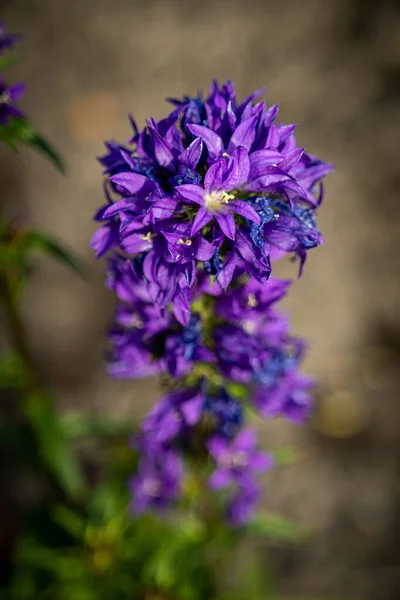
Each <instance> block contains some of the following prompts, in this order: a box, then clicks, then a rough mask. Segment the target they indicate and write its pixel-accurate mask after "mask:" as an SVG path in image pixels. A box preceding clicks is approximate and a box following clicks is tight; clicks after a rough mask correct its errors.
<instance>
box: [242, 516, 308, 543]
mask: <svg viewBox="0 0 400 600" xmlns="http://www.w3.org/2000/svg"><path fill="white" fill-rule="evenodd" d="M246 528H247V530H248V531H250V532H252V533H256V534H259V535H263V536H266V537H268V538H270V539H274V540H278V541H282V542H298V541H301V540H303V539H304V538H305V537H307V533H308V532H307V529H306V527H305V526H304V525H302V524H301V523H298V522H296V521H292V520H290V519H288V518H286V517H284V516H283V515H280V514H278V513H273V512H266V511H265V512H260V513H258V514H257V515H255V516H254V517H253V519H252V520H251V521H250V523H249V524H248V525H247V526H246Z"/></svg>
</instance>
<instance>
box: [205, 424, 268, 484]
mask: <svg viewBox="0 0 400 600" xmlns="http://www.w3.org/2000/svg"><path fill="white" fill-rule="evenodd" d="M208 450H209V452H210V455H211V457H212V458H213V459H214V461H215V463H216V468H215V470H214V471H213V473H212V475H211V476H210V479H209V484H210V487H211V488H212V489H215V490H219V489H223V488H226V487H228V486H230V485H232V484H237V485H239V486H245V485H246V483H247V482H248V481H249V480H251V478H252V476H253V475H254V474H255V473H259V472H261V471H266V470H268V469H271V468H272V466H273V459H272V457H271V456H270V455H269V454H267V453H266V452H260V451H259V450H257V437H256V434H255V432H254V431H253V430H252V429H250V428H246V429H242V430H241V431H240V432H239V433H238V434H237V436H236V437H235V438H234V440H233V441H227V440H226V439H225V438H222V437H213V438H211V439H210V440H209V442H208Z"/></svg>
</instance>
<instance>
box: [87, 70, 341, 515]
mask: <svg viewBox="0 0 400 600" xmlns="http://www.w3.org/2000/svg"><path fill="white" fill-rule="evenodd" d="M259 95H260V93H255V94H253V95H251V96H249V97H248V98H246V100H245V101H244V102H242V103H240V104H239V103H238V102H237V100H236V94H235V90H234V88H233V86H232V84H231V83H230V82H227V83H226V84H224V85H222V86H219V85H218V84H217V83H216V82H214V83H213V84H212V86H211V90H210V93H209V95H208V97H207V99H206V100H202V98H201V97H200V96H198V97H196V98H184V99H183V100H182V101H178V100H172V101H171V102H172V103H173V104H174V106H175V108H174V110H173V111H172V113H171V114H170V115H169V116H168V117H166V118H165V119H163V120H161V121H159V122H156V121H155V120H154V119H151V120H150V121H148V122H147V124H146V127H145V128H144V129H143V130H142V131H141V132H139V130H138V128H137V126H136V124H135V122H134V121H133V120H132V126H133V136H132V138H131V139H130V140H129V141H128V142H127V144H125V145H119V144H117V143H115V142H109V143H107V144H106V147H107V154H106V155H104V156H102V157H101V158H100V159H99V160H100V162H101V164H102V165H103V166H104V168H105V171H104V174H105V183H104V190H105V197H106V204H105V205H104V206H102V207H101V208H100V210H99V211H98V212H97V214H96V216H95V219H96V220H97V221H99V222H100V223H101V226H100V227H99V229H98V230H97V231H96V233H95V234H94V236H93V238H92V247H93V249H94V250H95V251H96V254H97V256H98V257H100V256H102V255H104V254H105V253H107V252H108V253H109V262H108V279H107V285H108V286H109V288H110V289H112V290H113V291H114V292H115V294H116V295H117V297H118V299H119V300H120V303H119V304H118V306H117V310H116V315H115V321H114V325H113V327H112V329H111V331H110V335H109V339H110V342H111V350H110V356H109V367H108V368H109V372H110V374H111V375H113V376H115V377H128V378H129V377H133V378H135V377H143V376H147V375H153V374H156V373H166V374H168V376H169V378H170V379H171V380H173V381H175V383H176V384H175V386H174V388H175V389H173V391H171V393H169V394H167V395H166V396H164V397H163V398H162V399H161V400H160V401H159V403H158V404H157V405H156V406H155V407H154V409H153V410H152V412H151V413H150V414H149V416H148V417H147V419H146V420H145V421H144V423H143V426H142V429H141V434H140V436H139V440H138V447H139V449H140V461H139V467H138V473H137V475H136V476H135V477H134V478H133V480H132V489H133V501H132V506H133V508H134V509H135V510H139V511H140V510H145V509H147V508H149V507H153V506H154V507H165V506H169V505H170V504H171V503H173V502H175V501H177V500H178V499H179V497H180V496H181V495H182V493H183V492H182V490H183V487H184V486H182V482H184V481H185V477H186V476H187V475H186V473H187V471H188V470H189V471H190V469H188V465H190V464H191V460H193V459H194V457H197V458H196V460H198V456H199V455H200V456H203V458H204V461H203V462H204V463H205V464H206V465H207V468H209V469H211V471H210V477H209V484H210V487H211V488H213V489H220V488H224V489H225V488H226V489H227V492H226V493H227V496H224V497H227V505H226V506H227V513H228V515H229V518H230V519H231V520H232V521H233V522H237V523H240V522H243V521H244V520H246V519H247V518H248V516H249V514H250V513H251V511H252V510H253V508H254V507H255V505H256V503H257V499H258V496H259V488H258V485H257V484H256V483H255V481H254V477H253V474H254V473H255V472H256V471H259V470H261V469H265V468H268V467H269V466H270V465H271V459H270V457H269V456H268V455H266V454H263V453H261V452H259V451H258V450H257V444H256V440H255V435H254V433H253V432H252V431H251V430H249V429H247V428H244V429H243V407H242V403H243V401H242V400H240V398H239V397H237V393H236V395H235V392H234V390H237V389H244V386H246V389H247V390H248V393H247V397H248V401H249V402H250V404H251V405H252V406H253V407H254V408H255V409H257V411H258V412H259V413H260V414H261V415H263V416H269V417H271V416H275V415H281V416H284V417H286V418H289V419H291V420H294V421H301V420H303V419H304V418H305V417H306V416H307V415H308V413H309V411H310V406H311V397H310V395H309V389H310V387H311V385H312V381H311V380H310V378H309V377H306V376H304V375H301V374H300V373H299V370H298V368H299V364H300V362H301V359H302V357H303V354H304V350H305V345H304V343H303V342H302V341H301V340H298V339H296V338H293V337H292V336H290V333H289V327H288V323H287V320H286V319H285V318H284V317H283V316H282V315H281V314H280V313H279V312H277V311H276V309H275V307H274V304H275V303H276V302H277V301H278V300H280V299H281V298H282V297H283V296H284V295H285V294H286V293H287V291H288V287H289V285H290V282H289V281H280V280H277V279H275V278H274V277H270V275H271V271H272V266H271V265H272V261H274V260H275V259H277V258H279V257H281V256H283V255H285V254H288V253H292V254H293V255H294V256H297V257H298V258H299V260H300V271H301V270H302V268H303V265H304V262H305V259H306V255H307V251H308V250H310V249H311V248H313V247H315V246H318V245H319V244H320V243H322V241H323V240H322V237H321V234H320V232H319V230H318V227H317V224H316V220H315V216H316V210H317V208H318V206H319V205H320V204H321V202H322V197H323V184H322V178H323V177H324V176H325V175H326V174H327V173H329V172H330V171H331V170H332V166H331V165H328V164H326V163H324V162H322V161H321V160H319V159H317V158H316V157H314V156H311V155H309V154H306V153H305V152H304V150H303V149H302V148H298V147H297V145H296V141H295V138H294V129H295V126H293V125H289V126H285V125H280V124H276V123H275V121H276V116H277V112H278V108H277V106H272V107H270V108H267V107H266V105H265V103H264V102H258V103H255V102H254V101H255V99H256V98H257V97H258V96H259ZM185 465H186V468H185ZM212 465H214V466H213V467H212Z"/></svg>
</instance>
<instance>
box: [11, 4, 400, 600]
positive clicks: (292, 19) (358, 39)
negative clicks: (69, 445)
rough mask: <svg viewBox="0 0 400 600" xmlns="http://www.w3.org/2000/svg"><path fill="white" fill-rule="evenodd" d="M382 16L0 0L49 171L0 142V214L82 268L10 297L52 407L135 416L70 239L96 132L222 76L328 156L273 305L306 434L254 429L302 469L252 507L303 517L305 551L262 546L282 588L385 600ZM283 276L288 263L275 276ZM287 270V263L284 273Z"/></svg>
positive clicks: (96, 186) (394, 215)
mask: <svg viewBox="0 0 400 600" xmlns="http://www.w3.org/2000/svg"><path fill="white" fill-rule="evenodd" d="M399 9H400V4H399V3H398V2H395V1H390V0H381V2H377V1H373V0H302V1H299V0H297V1H296V0H284V1H282V2H276V1H272V0H248V1H247V2H244V1H243V2H242V1H241V0H236V1H233V0H232V1H228V0H225V1H224V0H220V1H214V2H212V1H210V0H202V1H201V2H192V1H191V0H186V1H185V0H181V1H175V2H173V1H172V0H143V1H139V0H68V2H65V1H64V0H9V1H8V2H7V1H4V0H3V1H2V2H1V1H0V17H1V18H2V19H4V20H5V21H6V22H7V25H8V28H9V29H10V30H11V31H19V32H21V34H22V35H23V43H22V44H21V47H20V56H21V59H20V61H19V63H18V65H17V66H16V67H14V70H13V71H12V75H13V77H15V80H22V81H25V82H26V83H27V93H26V96H25V100H24V102H23V107H24V109H25V110H26V112H27V113H28V114H29V115H30V116H31V118H32V120H33V122H34V123H36V124H37V126H38V127H39V128H40V130H41V131H42V132H43V133H45V134H46V136H47V137H48V138H49V139H51V140H52V141H53V142H54V143H55V145H56V146H57V147H58V149H59V151H60V152H61V153H62V154H63V155H64V157H65V158H66V161H67V164H68V175H67V177H66V178H62V177H61V176H59V175H58V174H57V173H56V172H55V171H53V170H52V168H51V167H50V166H49V165H48V164H46V162H45V161H44V160H43V159H42V158H41V157H40V156H37V155H35V154H33V153H32V152H30V151H25V150H24V151H22V152H21V153H20V154H19V155H18V156H15V155H12V154H11V153H10V152H8V151H7V150H4V149H1V152H0V155H1V158H0V183H1V186H2V190H3V191H2V200H1V202H2V203H3V202H4V203H5V204H6V209H7V211H8V214H9V215H10V216H12V217H13V218H16V219H20V220H26V221H29V222H30V223H34V224H35V226H37V227H40V228H42V229H44V230H47V231H49V232H51V233H52V234H53V235H54V236H57V237H58V238H59V239H60V240H62V241H63V242H65V243H66V244H67V245H69V246H70V247H71V248H72V249H73V250H74V251H75V252H77V253H78V254H79V255H80V256H81V257H82V258H83V259H84V260H85V262H86V263H87V265H88V271H89V276H88V279H87V280H86V281H81V280H78V279H76V278H75V277H74V276H73V275H71V274H69V273H68V272H67V271H66V270H65V269H63V267H62V266H59V265H57V264H54V263H50V262H49V261H48V260H43V261H42V260H40V261H39V260H38V268H37V271H36V273H35V275H34V278H33V280H32V283H31V285H30V287H29V289H28V291H27V293H26V295H25V300H24V312H25V317H26V322H27V325H28V326H29V331H30V336H31V343H32V345H33V347H34V350H35V354H36V357H37V360H38V364H39V367H40V369H41V371H42V374H43V377H44V378H45V380H46V381H47V383H48V385H49V386H50V387H51V389H52V390H54V392H55V393H56V394H57V397H58V398H59V401H60V405H61V406H62V407H63V408H73V409H78V410H80V409H90V410H92V411H95V412H98V413H112V414H114V413H115V412H118V413H119V414H123V415H127V416H128V415H131V416H137V414H142V413H143V411H144V409H145V408H146V407H147V406H148V405H149V403H150V402H151V401H152V400H154V399H155V398H156V397H157V387H156V384H155V383H153V382H148V381H139V382H116V381H111V380H110V379H109V378H108V377H107V376H106V375H105V374H104V365H103V351H104V349H105V338H104V331H105V328H106V326H107V325H108V322H109V319H110V317H111V314H112V306H113V298H112V297H111V295H110V294H109V293H108V292H107V291H106V290H105V289H104V264H103V263H102V262H100V263H97V264H95V262H94V258H93V255H92V252H91V250H90V247H89V241H90V237H91V234H92V232H93V231H94V229H95V227H94V224H93V223H92V220H91V219H92V214H93V213H94V211H95V210H96V208H97V207H98V206H99V205H100V204H101V203H102V186H101V169H100V167H99V165H98V164H97V163H96V161H95V157H96V156H98V155H99V154H101V153H102V142H103V140H104V139H107V138H115V139H117V140H119V141H124V140H125V139H127V138H128V137H129V135H130V128H129V122H128V118H127V115H128V113H133V114H134V116H135V117H136V118H137V119H138V121H139V123H140V124H143V121H144V118H145V117H146V116H149V115H153V116H155V117H156V118H157V117H161V116H162V115H163V114H165V112H166V110H168V107H167V105H166V104H164V101H163V99H164V98H165V97H168V96H175V97H179V96H181V95H183V94H186V93H187V94H194V93H195V92H196V91H197V89H201V90H204V91H206V90H207V89H208V87H209V84H210V81H211V79H212V78H213V77H216V78H218V79H220V80H224V79H226V78H228V77H229V78H231V79H232V80H233V81H234V83H235V85H236V87H237V90H238V93H239V95H240V96H241V97H243V96H245V95H247V94H248V93H250V92H251V91H253V89H258V88H260V87H262V86H263V85H266V86H267V94H266V98H267V101H268V103H269V104H273V103H276V102H278V103H279V104H280V117H281V119H282V120H283V121H285V122H290V123H293V122H294V123H298V134H297V138H298V141H299V142H300V144H301V145H304V146H305V147H306V148H307V150H308V151H310V152H312V153H315V154H317V155H319V156H321V157H322V158H323V159H325V160H327V161H329V162H333V163H334V164H335V165H336V171H335V173H334V174H333V175H331V176H329V177H328V180H327V185H326V199H325V203H324V205H323V207H322V208H321V210H320V214H319V224H320V227H321V230H322V232H323V233H324V235H325V238H326V243H325V245H324V246H323V247H322V248H320V249H319V250H314V251H313V252H311V255H310V258H309V263H308V265H307V268H306V270H305V275H304V278H303V279H302V280H300V281H298V282H297V283H296V285H295V286H294V288H293V290H292V294H291V297H290V298H289V299H288V301H286V309H287V310H288V311H289V312H290V313H291V315H292V318H293V325H294V330H295V333H296V334H298V335H302V336H305V337H307V338H308V339H309V340H310V345H311V349H310V352H309V357H308V359H307V363H306V368H307V370H308V372H310V373H312V374H315V375H316V376H317V377H318V379H319V382H320V383H319V389H318V410H317V413H316V417H315V419H314V421H313V423H312V424H311V426H310V427H309V428H307V429H304V428H302V429H301V430H300V429H298V428H294V427H291V426H289V425H286V424H283V423H281V422H278V421H277V422H274V423H271V424H265V425H260V431H261V432H262V440H263V443H265V444H266V445H271V446H277V445H280V444H282V445H285V446H296V447H297V448H299V449H300V454H301V459H300V460H299V461H298V462H297V463H296V464H295V465H293V466H290V467H286V468H285V469H281V470H278V471H277V472H275V473H274V474H273V475H272V476H270V477H269V478H268V481H266V504H267V505H269V506H271V507H272V508H273V509H276V510H280V511H282V512H283V513H284V514H286V515H288V516H291V517H294V518H297V519H300V520H302V521H304V522H305V523H306V524H307V525H308V526H309V527H310V529H311V531H312V532H313V535H312V537H311V540H310V542H307V543H306V544H303V545H301V546H298V547H293V548H287V547H285V548H275V549H274V552H273V553H272V556H273V561H274V563H276V568H277V573H278V581H279V585H280V589H281V590H282V591H283V592H288V593H289V592H290V593H296V594H299V595H300V594H303V595H304V594H310V595H316V594H319V595H321V596H324V597H326V596H328V595H329V594H330V595H336V596H337V597H339V598H341V597H342V596H346V597H349V598H354V600H357V599H358V598H376V599H377V600H386V599H387V600H395V599H396V598H400V542H399V541H398V539H399V535H400V519H399V516H398V515H399V510H400V486H399V481H400V479H399V476H400V461H399V459H400V446H399V445H400V394H399V392H400V369H399V366H400V318H399V311H398V307H399V290H400V283H399V267H400V258H399V257H400V238H399V233H398V231H399V229H398V228H399V225H400V220H399V216H400V208H399V206H400V205H399V196H398V194H399V192H398V190H399V184H400V177H399V164H398V161H399V150H400V148H399V145H398V139H399V125H400V118H399V117H400V10H399ZM281 269H282V272H283V273H285V274H286V273H287V272H288V267H287V266H283V267H281ZM292 272H293V269H292Z"/></svg>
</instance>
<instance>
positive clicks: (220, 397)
mask: <svg viewBox="0 0 400 600" xmlns="http://www.w3.org/2000/svg"><path fill="white" fill-rule="evenodd" d="M203 415H205V416H206V417H207V416H209V417H211V418H212V422H213V426H214V431H215V433H216V434H217V435H218V436H223V437H227V438H229V439H231V438H233V437H235V435H236V434H237V432H238V430H239V429H240V428H241V426H242V424H243V408H242V405H241V404H240V402H239V401H238V400H236V399H235V398H232V397H231V396H229V394H228V393H227V392H226V390H225V389H224V388H222V387H220V388H219V389H218V390H217V391H216V392H214V393H212V394H211V393H209V394H208V395H207V396H206V398H205V401H204V404H203Z"/></svg>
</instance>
